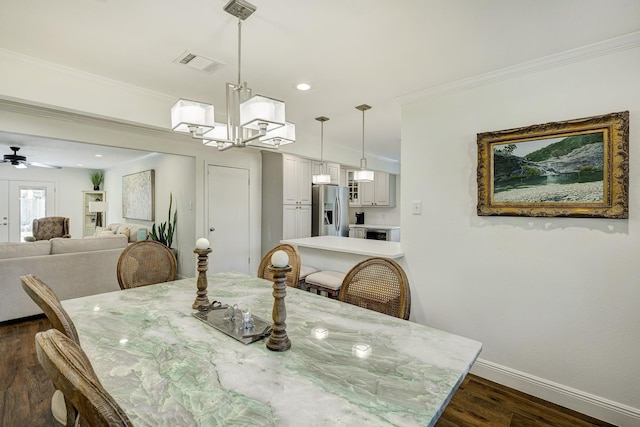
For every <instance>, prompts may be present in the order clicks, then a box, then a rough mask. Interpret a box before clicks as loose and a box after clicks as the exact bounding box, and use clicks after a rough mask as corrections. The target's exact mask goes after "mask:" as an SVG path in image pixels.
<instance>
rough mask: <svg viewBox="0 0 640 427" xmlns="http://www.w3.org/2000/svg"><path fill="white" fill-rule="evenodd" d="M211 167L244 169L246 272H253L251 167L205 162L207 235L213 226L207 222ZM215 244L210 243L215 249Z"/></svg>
mask: <svg viewBox="0 0 640 427" xmlns="http://www.w3.org/2000/svg"><path fill="white" fill-rule="evenodd" d="M211 168H225V169H236V170H242V171H246V174H247V175H246V177H247V224H246V229H247V231H248V233H247V242H246V244H247V274H253V273H252V272H253V270H255V268H253V265H254V264H255V261H254V259H253V257H252V256H251V254H252V250H251V233H252V227H251V169H250V168H248V167H239V166H228V165H220V164H214V163H206V164H205V210H204V214H205V215H204V223H205V235H206V236H209V232H210V228H211V227H212V226H213V224H210V223H209V220H210V217H211V212H210V208H211V203H212V200H211V198H210V197H209V195H210V191H211V188H210V172H211ZM214 245H215V243H212V245H211V246H212V249H213V250H214V252H215V250H216V248H215V247H213V246H214ZM217 249H218V250H221V248H217Z"/></svg>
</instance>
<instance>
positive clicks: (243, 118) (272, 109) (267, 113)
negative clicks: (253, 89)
mask: <svg viewBox="0 0 640 427" xmlns="http://www.w3.org/2000/svg"><path fill="white" fill-rule="evenodd" d="M262 123H264V124H265V125H266V127H267V132H268V131H271V130H273V129H276V128H279V127H281V126H284V124H285V115H284V102H282V101H279V100H277V99H273V98H267V97H266V96H261V95H255V96H252V97H251V98H249V99H247V100H246V101H245V102H243V103H242V104H240V125H241V126H242V127H243V128H248V129H254V130H259V129H260V124H262Z"/></svg>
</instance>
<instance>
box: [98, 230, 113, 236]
mask: <svg viewBox="0 0 640 427" xmlns="http://www.w3.org/2000/svg"><path fill="white" fill-rule="evenodd" d="M104 236H113V231H111V230H102V231H101V232H100V233H99V234H98V235H97V237H104Z"/></svg>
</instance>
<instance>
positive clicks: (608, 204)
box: [477, 111, 629, 218]
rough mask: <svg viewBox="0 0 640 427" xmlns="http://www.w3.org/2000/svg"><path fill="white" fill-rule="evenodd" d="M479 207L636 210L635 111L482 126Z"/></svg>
mask: <svg viewBox="0 0 640 427" xmlns="http://www.w3.org/2000/svg"><path fill="white" fill-rule="evenodd" d="M477 136H478V139H477V143H478V170H477V178H478V215H480V216H486V215H506V216H531V217H538V216H541V217H593V218H628V217H629V112H628V111H622V112H617V113H611V114H606V115H602V116H594V117H586V118H582V119H574V120H568V121H564V122H552V123H545V124H540V125H533V126H527V127H522V128H517V129H508V130H501V131H495V132H484V133H479V134H478V135H477Z"/></svg>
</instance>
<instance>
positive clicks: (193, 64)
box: [173, 51, 224, 74]
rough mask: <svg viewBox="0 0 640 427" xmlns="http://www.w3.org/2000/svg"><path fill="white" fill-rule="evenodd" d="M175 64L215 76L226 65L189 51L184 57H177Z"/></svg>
mask: <svg viewBox="0 0 640 427" xmlns="http://www.w3.org/2000/svg"><path fill="white" fill-rule="evenodd" d="M173 62H175V63H177V64H182V65H186V66H187V67H189V68H193V69H194V70H196V71H201V72H204V73H209V74H213V73H215V72H216V71H218V70H219V69H221V68H222V67H224V64H222V63H220V62H216V61H214V60H212V59H209V58H207V57H204V56H201V55H196V54H193V53H191V52H188V51H185V52H184V53H182V55H180V56H179V57H177V58H176V59H175V60H174V61H173Z"/></svg>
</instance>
